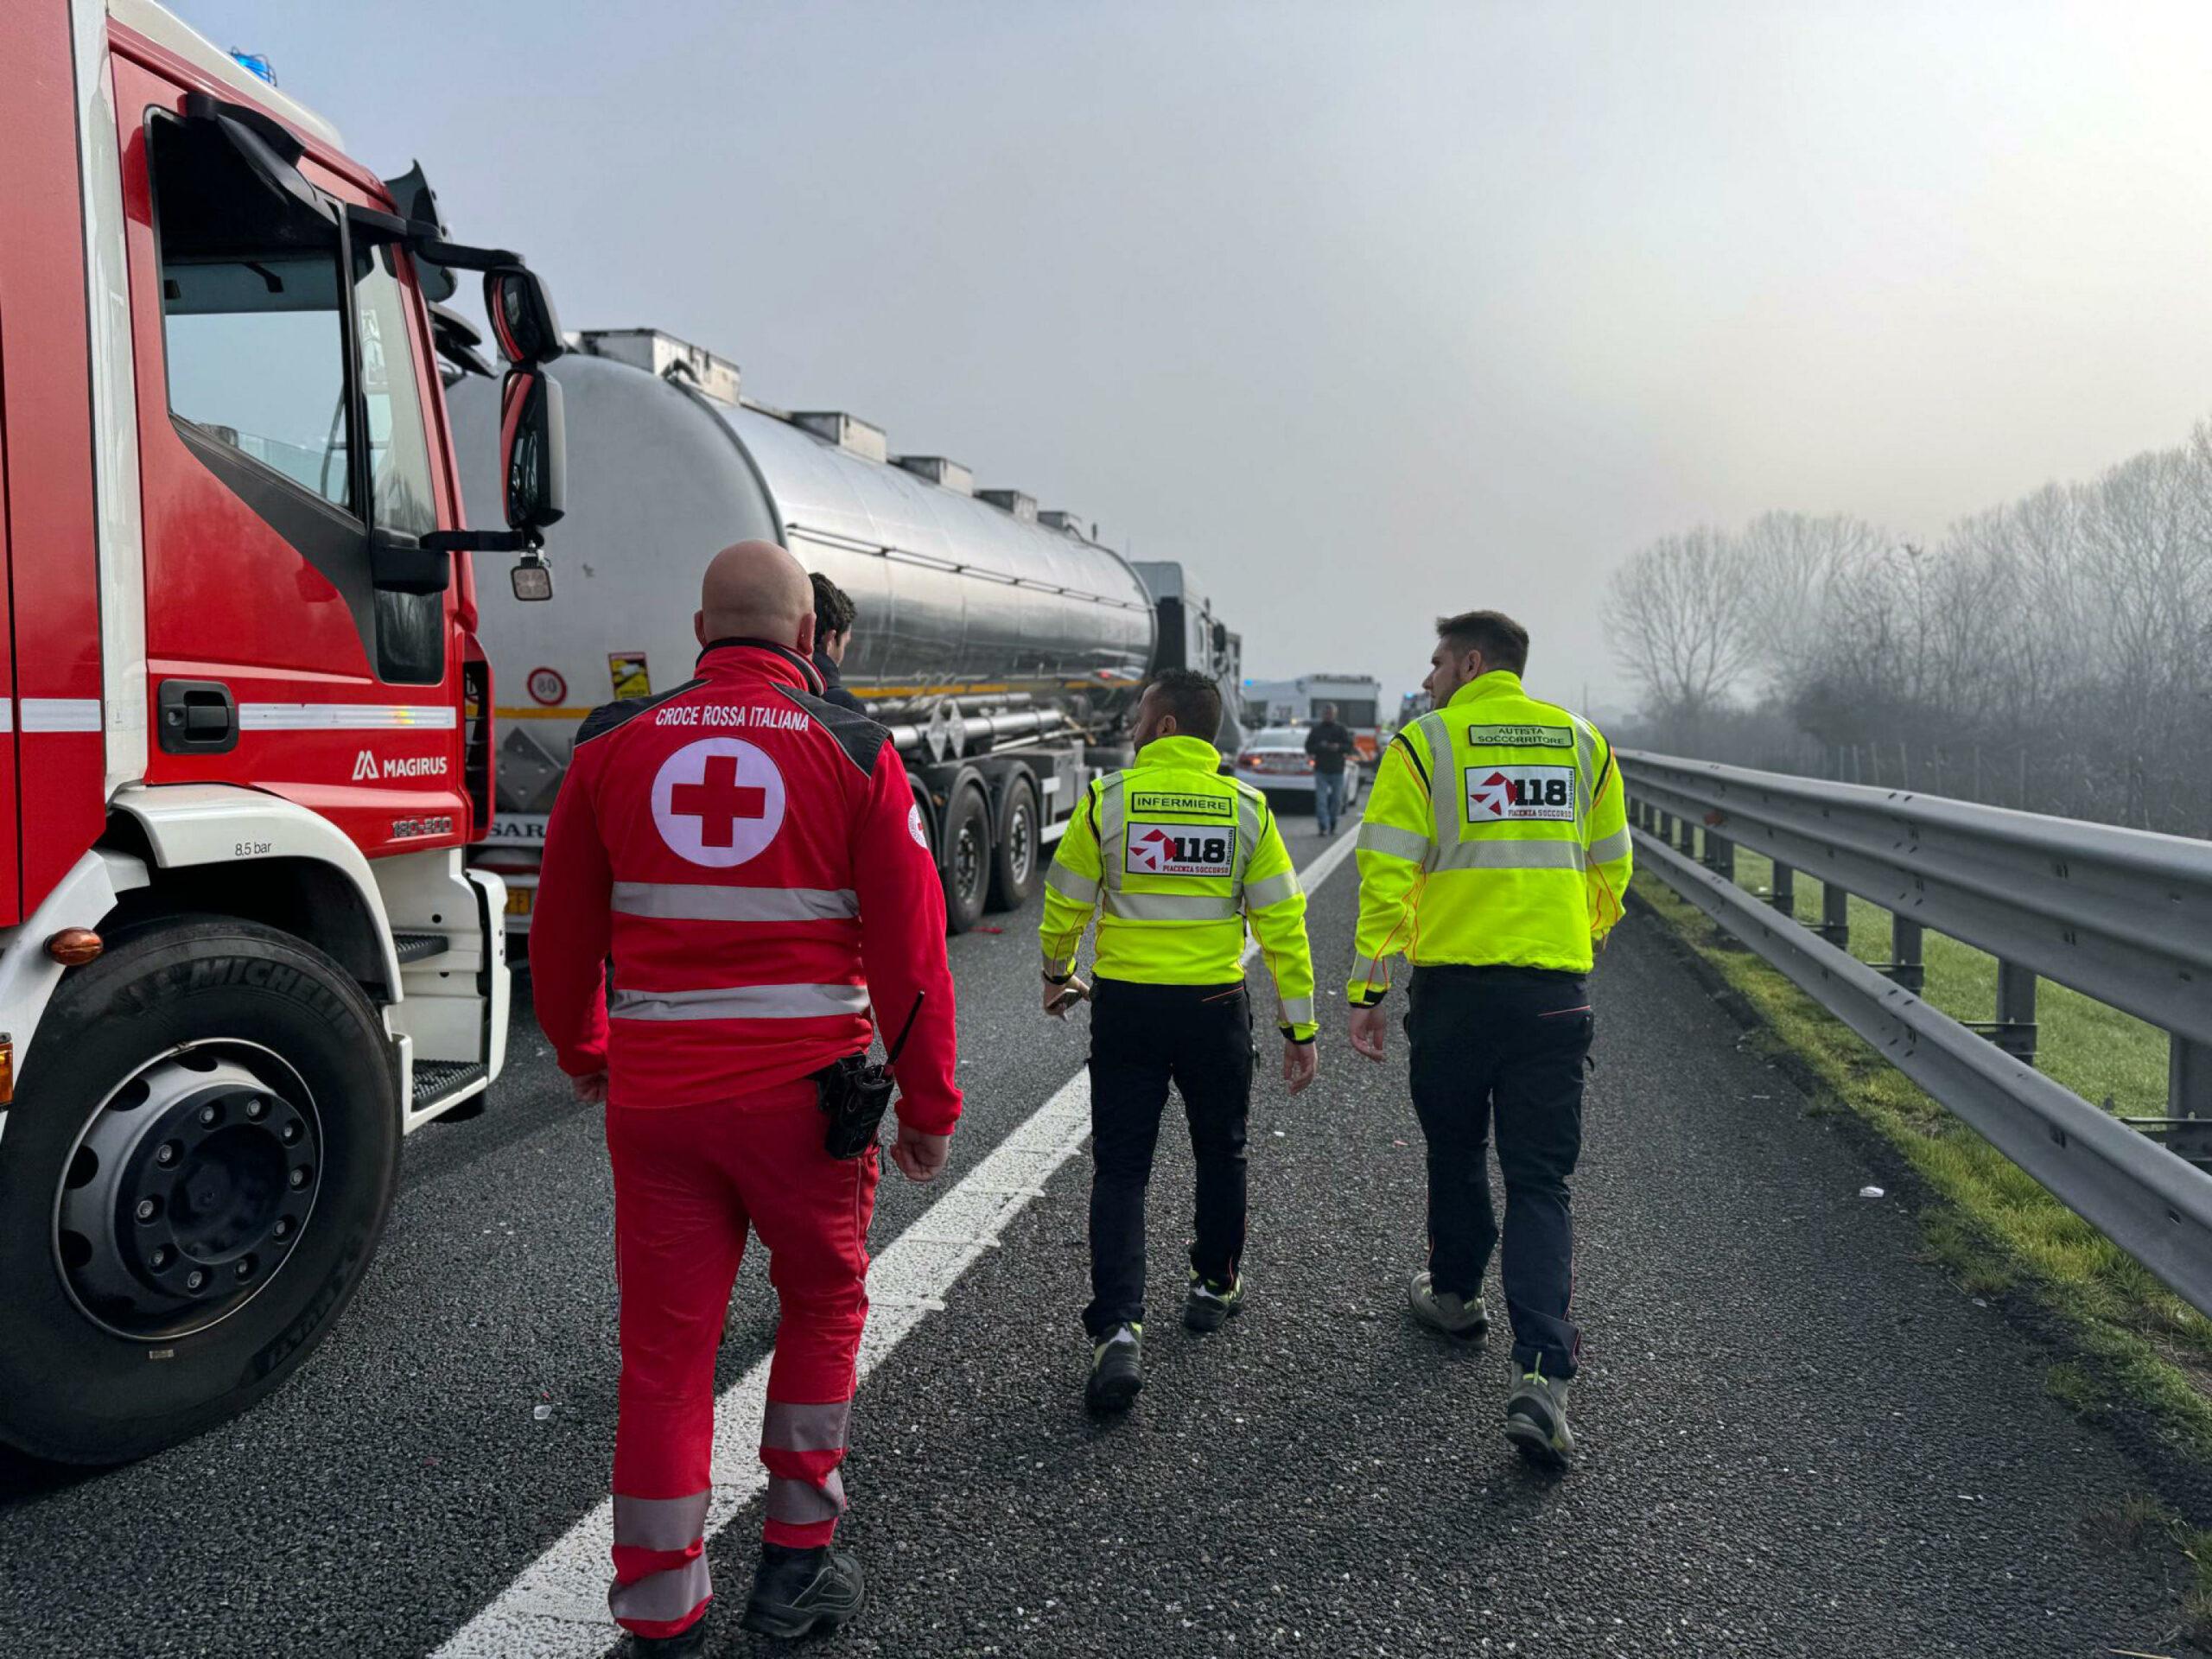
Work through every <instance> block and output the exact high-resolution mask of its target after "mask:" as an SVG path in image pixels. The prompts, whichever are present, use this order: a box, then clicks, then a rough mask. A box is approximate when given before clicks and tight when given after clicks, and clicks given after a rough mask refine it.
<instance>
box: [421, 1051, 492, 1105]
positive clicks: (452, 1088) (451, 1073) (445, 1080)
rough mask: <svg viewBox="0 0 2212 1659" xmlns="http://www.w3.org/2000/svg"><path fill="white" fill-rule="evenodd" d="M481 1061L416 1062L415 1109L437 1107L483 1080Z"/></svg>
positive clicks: (482, 1064)
mask: <svg viewBox="0 0 2212 1659" xmlns="http://www.w3.org/2000/svg"><path fill="white" fill-rule="evenodd" d="M483 1076H484V1062H483V1061H481V1060H417V1061H416V1062H415V1109H416V1111H418V1112H419V1111H422V1110H423V1109H426V1108H428V1107H431V1106H435V1105H436V1104H437V1103H438V1102H440V1101H442V1100H444V1099H445V1098H447V1097H448V1096H450V1095H453V1094H454V1093H456V1092H458V1091H459V1090H462V1089H465V1088H467V1086H468V1085H469V1084H472V1083H477V1082H480V1081H481V1080H482V1078H483Z"/></svg>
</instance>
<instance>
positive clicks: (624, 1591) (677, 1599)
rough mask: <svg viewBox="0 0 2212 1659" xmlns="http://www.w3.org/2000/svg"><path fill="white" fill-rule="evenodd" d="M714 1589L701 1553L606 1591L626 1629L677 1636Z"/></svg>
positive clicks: (608, 1601) (612, 1609)
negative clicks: (680, 1563) (676, 1565)
mask: <svg viewBox="0 0 2212 1659" xmlns="http://www.w3.org/2000/svg"><path fill="white" fill-rule="evenodd" d="M714 1593H715V1586H714V1580H712V1579H711V1578H709V1576H708V1573H707V1558H706V1557H705V1556H704V1555H694V1556H692V1557H691V1558H690V1560H686V1561H685V1562H684V1563H683V1566H681V1567H672V1568H671V1569H670V1570H668V1571H667V1572H664V1573H648V1574H646V1576H645V1577H644V1578H642V1579H639V1580H637V1581H636V1582H635V1583H633V1584H620V1583H618V1584H616V1585H615V1586H614V1588H613V1589H612V1590H610V1591H609V1592H607V1607H608V1608H609V1610H610V1611H613V1614H614V1617H615V1618H616V1619H617V1620H618V1621H619V1622H620V1624H621V1625H622V1627H623V1628H624V1629H625V1630H630V1631H632V1632H634V1633H635V1634H637V1635H639V1636H643V1637H659V1636H675V1635H677V1634H679V1633H681V1632H682V1631H683V1630H686V1629H688V1628H690V1626H691V1625H692V1624H695V1623H696V1622H697V1620H698V1617H699V1612H700V1610H701V1609H702V1608H703V1607H704V1606H705V1605H707V1601H708V1599H709V1597H711V1596H712V1595H713V1594H714Z"/></svg>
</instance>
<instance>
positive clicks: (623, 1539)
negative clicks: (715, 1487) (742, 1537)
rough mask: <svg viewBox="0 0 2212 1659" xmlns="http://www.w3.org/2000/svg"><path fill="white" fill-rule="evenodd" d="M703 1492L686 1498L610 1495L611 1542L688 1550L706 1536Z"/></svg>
mask: <svg viewBox="0 0 2212 1659" xmlns="http://www.w3.org/2000/svg"><path fill="white" fill-rule="evenodd" d="M707 1498H708V1494H707V1493H705V1492H693V1493H692V1494H691V1495H690V1497H626V1496H624V1495H623V1494H622V1493H620V1492H617V1493H615V1494H614V1541H615V1542H616V1543H618V1544H624V1545H627V1546H628V1547H630V1548H633V1549H664V1550H671V1551H672V1550H678V1549H689V1548H691V1546H692V1545H694V1544H696V1543H697V1542H698V1541H700V1540H701V1539H702V1537H704V1536H705V1535H706V1530H707Z"/></svg>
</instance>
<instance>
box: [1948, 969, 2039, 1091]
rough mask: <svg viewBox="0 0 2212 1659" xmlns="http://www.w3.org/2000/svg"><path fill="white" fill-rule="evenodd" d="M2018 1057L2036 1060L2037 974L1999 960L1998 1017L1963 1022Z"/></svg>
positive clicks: (2014, 1056)
mask: <svg viewBox="0 0 2212 1659" xmlns="http://www.w3.org/2000/svg"><path fill="white" fill-rule="evenodd" d="M1961 1024H1963V1025H1964V1026H1965V1027H1967V1030H1969V1031H1978V1032H1980V1033H1981V1034H1982V1035H1983V1036H1985V1037H1986V1038H1988V1039H1989V1040H1990V1041H1991V1042H1993V1043H1994V1044H1996V1045H1997V1046H1998V1047H1999V1048H2001V1049H2003V1050H2004V1051H2005V1052H2006V1053H2007V1054H2010V1055H2011V1056H2012V1058H2014V1059H2016V1060H2023V1061H2025V1062H2026V1063H2027V1064H2028V1065H2034V1064H2035V1063H2036V976H2035V975H2034V973H2033V972H2032V971H2031V970H2030V969H2025V968H2023V967H2021V966H2020V964H2019V963H2017V962H2005V961H2003V960H2001V959H2000V960H1999V963H1998V964H1997V1018H1996V1019H1994V1020H1963V1021H1961Z"/></svg>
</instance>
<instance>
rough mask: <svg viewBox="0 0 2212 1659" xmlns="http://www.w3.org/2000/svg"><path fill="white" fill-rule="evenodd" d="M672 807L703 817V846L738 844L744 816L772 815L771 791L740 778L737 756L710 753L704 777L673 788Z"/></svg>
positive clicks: (681, 814) (689, 815)
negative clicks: (738, 778) (770, 808)
mask: <svg viewBox="0 0 2212 1659" xmlns="http://www.w3.org/2000/svg"><path fill="white" fill-rule="evenodd" d="M669 810H671V812H673V813H675V814H676V816H677V817H680V818H696V819H698V820H699V844H700V845H701V846H702V847H734V846H735V845H736V844H737V825H738V821H739V820H740V819H741V818H764V817H767V816H768V791H766V790H765V789H762V788H760V787H759V786H758V785H753V784H741V783H739V782H738V781H737V757H736V756H735V755H734V754H710V755H709V756H708V757H707V775H706V776H705V777H704V778H703V779H701V780H700V781H699V782H697V783H696V784H678V785H676V787H675V788H674V789H673V790H671V791H669Z"/></svg>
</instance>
